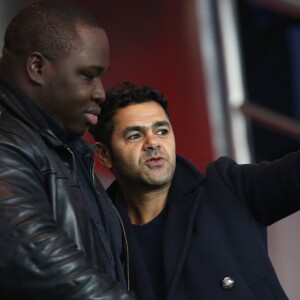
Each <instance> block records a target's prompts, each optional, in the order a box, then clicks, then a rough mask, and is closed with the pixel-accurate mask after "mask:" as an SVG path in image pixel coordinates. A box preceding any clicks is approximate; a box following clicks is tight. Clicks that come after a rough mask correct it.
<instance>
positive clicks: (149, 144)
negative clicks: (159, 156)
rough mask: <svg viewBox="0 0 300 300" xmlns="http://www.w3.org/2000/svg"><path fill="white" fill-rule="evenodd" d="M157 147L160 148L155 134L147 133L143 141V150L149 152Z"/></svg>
mask: <svg viewBox="0 0 300 300" xmlns="http://www.w3.org/2000/svg"><path fill="white" fill-rule="evenodd" d="M151 149H152V150H151ZM159 149H160V140H159V138H158V137H157V136H156V135H155V134H150V135H147V137H146V140H145V143H144V150H145V151H147V152H151V151H154V150H159Z"/></svg>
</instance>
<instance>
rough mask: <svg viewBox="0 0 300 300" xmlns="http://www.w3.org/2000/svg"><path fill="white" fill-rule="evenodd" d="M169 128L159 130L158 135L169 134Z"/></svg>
mask: <svg viewBox="0 0 300 300" xmlns="http://www.w3.org/2000/svg"><path fill="white" fill-rule="evenodd" d="M168 132H169V130H167V129H160V130H158V131H157V135H167V134H168Z"/></svg>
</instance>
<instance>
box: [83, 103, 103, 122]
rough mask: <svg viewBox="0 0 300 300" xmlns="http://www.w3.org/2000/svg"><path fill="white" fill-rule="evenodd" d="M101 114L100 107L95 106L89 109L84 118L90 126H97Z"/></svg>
mask: <svg viewBox="0 0 300 300" xmlns="http://www.w3.org/2000/svg"><path fill="white" fill-rule="evenodd" d="M100 112H101V108H100V107H99V106H94V107H92V108H89V109H88V110H87V111H86V112H85V113H84V116H85V118H86V120H87V122H88V123H89V124H91V125H96V124H97V123H98V116H99V114H100Z"/></svg>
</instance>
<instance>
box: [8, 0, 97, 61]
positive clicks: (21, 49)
mask: <svg viewBox="0 0 300 300" xmlns="http://www.w3.org/2000/svg"><path fill="white" fill-rule="evenodd" d="M78 24H79V25H86V26H91V27H99V28H101V25H100V23H99V21H98V20H97V18H95V17H94V16H93V15H91V14H90V13H88V12H87V11H85V10H83V9H81V8H79V7H77V6H74V5H71V4H69V3H67V2H64V1H61V0H60V1H39V2H35V3H33V4H30V5H29V6H27V7H25V8H24V9H23V10H22V11H21V12H20V13H19V14H18V15H16V16H15V17H14V19H13V20H12V21H11V22H10V24H9V25H8V28H7V30H6V33H5V41H4V51H8V52H10V53H12V54H14V55H18V56H24V57H26V56H27V55H28V54H29V53H31V52H34V51H37V52H40V53H42V54H43V55H44V56H45V57H47V58H48V59H50V60H61V59H63V58H65V57H67V56H68V55H69V54H70V53H71V51H74V50H80V49H77V48H78V47H80V43H78V38H77V31H76V25H78Z"/></svg>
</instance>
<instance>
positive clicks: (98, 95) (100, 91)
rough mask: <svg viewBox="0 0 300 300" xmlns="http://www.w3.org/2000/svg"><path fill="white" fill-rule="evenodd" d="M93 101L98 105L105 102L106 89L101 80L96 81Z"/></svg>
mask: <svg viewBox="0 0 300 300" xmlns="http://www.w3.org/2000/svg"><path fill="white" fill-rule="evenodd" d="M92 99H93V100H94V101H95V102H97V103H101V102H103V101H104V100H105V89H104V87H103V84H102V81H101V79H99V80H96V81H95V86H94V89H93V94H92Z"/></svg>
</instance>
